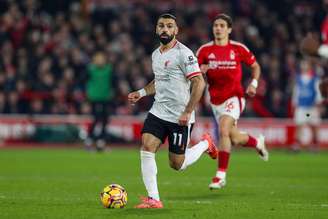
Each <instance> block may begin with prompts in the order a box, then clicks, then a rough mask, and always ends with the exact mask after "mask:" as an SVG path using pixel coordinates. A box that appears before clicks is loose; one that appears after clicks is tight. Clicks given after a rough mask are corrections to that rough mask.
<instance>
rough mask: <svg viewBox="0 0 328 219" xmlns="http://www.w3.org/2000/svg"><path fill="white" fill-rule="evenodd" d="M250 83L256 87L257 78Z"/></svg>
mask: <svg viewBox="0 0 328 219" xmlns="http://www.w3.org/2000/svg"><path fill="white" fill-rule="evenodd" d="M251 85H252V86H253V87H255V88H257V86H258V82H257V80H256V79H253V80H252V82H251Z"/></svg>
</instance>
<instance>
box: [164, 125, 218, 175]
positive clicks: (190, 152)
mask: <svg viewBox="0 0 328 219" xmlns="http://www.w3.org/2000/svg"><path fill="white" fill-rule="evenodd" d="M174 126H175V127H171V128H170V129H171V131H170V134H169V160H170V166H171V167H172V168H173V169H175V170H185V169H186V168H187V167H188V166H190V165H191V164H193V163H195V162H196V161H197V160H198V159H199V158H200V157H201V155H202V154H203V153H204V152H208V153H209V155H210V156H212V157H214V159H215V158H216V157H217V149H216V146H215V145H214V143H213V140H212V139H211V137H210V135H209V134H205V135H203V138H202V140H201V141H200V142H198V143H197V144H196V145H193V146H191V147H188V145H189V141H190V135H191V131H192V125H189V126H178V125H174Z"/></svg>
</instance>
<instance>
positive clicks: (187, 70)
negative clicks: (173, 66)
mask: <svg viewBox="0 0 328 219" xmlns="http://www.w3.org/2000/svg"><path fill="white" fill-rule="evenodd" d="M180 66H181V69H182V71H183V73H184V75H185V76H186V78H187V79H191V78H192V77H194V76H197V75H201V74H202V73H201V71H200V69H199V65H198V61H197V58H196V56H195V55H194V54H193V52H192V51H191V50H187V49H185V50H183V51H182V53H181V58H180Z"/></svg>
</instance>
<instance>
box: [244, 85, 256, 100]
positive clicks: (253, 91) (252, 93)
mask: <svg viewBox="0 0 328 219" xmlns="http://www.w3.org/2000/svg"><path fill="white" fill-rule="evenodd" d="M246 94H247V95H248V96H250V97H254V96H255V94H256V88H255V87H254V86H253V85H251V84H250V85H248V87H247V89H246Z"/></svg>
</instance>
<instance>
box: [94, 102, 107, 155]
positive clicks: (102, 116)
mask: <svg viewBox="0 0 328 219" xmlns="http://www.w3.org/2000/svg"><path fill="white" fill-rule="evenodd" d="M98 108H99V109H98V110H99V120H100V125H101V132H100V135H99V137H98V140H97V142H96V148H97V150H98V151H102V150H104V149H105V146H106V139H105V138H106V126H107V122H108V104H107V102H106V101H103V102H100V103H99V105H98Z"/></svg>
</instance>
